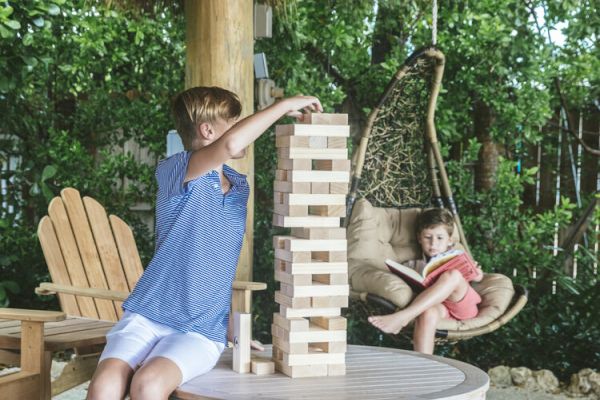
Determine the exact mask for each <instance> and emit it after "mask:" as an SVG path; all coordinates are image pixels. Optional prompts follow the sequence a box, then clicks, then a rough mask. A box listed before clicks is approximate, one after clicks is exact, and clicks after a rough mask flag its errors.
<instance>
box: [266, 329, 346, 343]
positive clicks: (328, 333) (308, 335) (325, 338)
mask: <svg viewBox="0 0 600 400" xmlns="http://www.w3.org/2000/svg"><path fill="white" fill-rule="evenodd" d="M277 328H280V329H281V331H279V330H278V331H277V333H278V335H277V337H279V338H281V339H283V340H285V341H287V342H289V343H324V342H344V343H346V330H345V329H341V330H337V331H334V330H328V329H323V328H321V327H320V326H317V325H311V326H310V330H308V331H298V332H297V331H287V330H285V329H283V328H281V327H277Z"/></svg>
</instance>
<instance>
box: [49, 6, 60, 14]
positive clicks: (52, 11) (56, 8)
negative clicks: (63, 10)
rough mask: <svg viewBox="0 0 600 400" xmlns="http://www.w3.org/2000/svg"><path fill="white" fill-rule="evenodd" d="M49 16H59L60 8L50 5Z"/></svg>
mask: <svg viewBox="0 0 600 400" xmlns="http://www.w3.org/2000/svg"><path fill="white" fill-rule="evenodd" d="M48 14H50V15H58V14H60V7H59V6H57V5H56V4H50V5H49V6H48Z"/></svg>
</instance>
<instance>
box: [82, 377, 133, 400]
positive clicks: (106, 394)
mask: <svg viewBox="0 0 600 400" xmlns="http://www.w3.org/2000/svg"><path fill="white" fill-rule="evenodd" d="M124 394H125V389H124V388H121V387H119V386H118V385H115V384H114V383H113V382H110V381H104V382H103V381H102V380H101V379H98V380H93V381H92V382H91V383H90V386H89V387H88V391H87V397H86V399H87V400H104V399H121V398H123V396H124Z"/></svg>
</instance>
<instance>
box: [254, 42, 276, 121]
mask: <svg viewBox="0 0 600 400" xmlns="http://www.w3.org/2000/svg"><path fill="white" fill-rule="evenodd" d="M254 78H255V79H256V86H255V96H254V98H255V99H256V108H257V109H259V110H262V109H264V108H266V107H268V106H270V105H271V104H273V103H274V102H275V99H279V98H282V97H283V89H282V88H279V87H277V86H276V85H275V81H273V80H272V79H269V68H268V66H267V58H266V56H265V53H257V54H255V55H254Z"/></svg>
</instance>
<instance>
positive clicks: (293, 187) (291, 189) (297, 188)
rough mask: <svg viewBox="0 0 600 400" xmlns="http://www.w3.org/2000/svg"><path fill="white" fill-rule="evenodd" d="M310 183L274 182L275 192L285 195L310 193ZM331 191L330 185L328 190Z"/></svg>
mask: <svg viewBox="0 0 600 400" xmlns="http://www.w3.org/2000/svg"><path fill="white" fill-rule="evenodd" d="M310 188H311V185H310V182H283V181H277V180H276V181H274V182H273V191H274V192H283V193H310ZM327 189H328V190H329V185H328V188H327Z"/></svg>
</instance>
